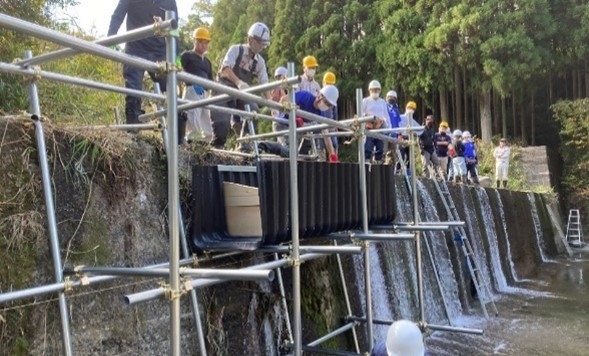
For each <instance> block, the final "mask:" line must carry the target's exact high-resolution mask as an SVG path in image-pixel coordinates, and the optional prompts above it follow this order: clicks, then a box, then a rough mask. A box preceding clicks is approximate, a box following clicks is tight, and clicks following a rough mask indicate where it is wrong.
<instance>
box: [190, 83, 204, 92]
mask: <svg viewBox="0 0 589 356" xmlns="http://www.w3.org/2000/svg"><path fill="white" fill-rule="evenodd" d="M192 88H193V89H194V92H195V93H196V94H197V95H203V94H204V93H205V89H204V88H203V87H201V86H200V85H196V84H193V85H192Z"/></svg>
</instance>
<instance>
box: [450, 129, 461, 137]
mask: <svg viewBox="0 0 589 356" xmlns="http://www.w3.org/2000/svg"><path fill="white" fill-rule="evenodd" d="M452 136H458V137H462V131H460V130H454V133H453V134H452Z"/></svg>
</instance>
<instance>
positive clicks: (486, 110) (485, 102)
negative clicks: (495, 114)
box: [479, 90, 493, 142]
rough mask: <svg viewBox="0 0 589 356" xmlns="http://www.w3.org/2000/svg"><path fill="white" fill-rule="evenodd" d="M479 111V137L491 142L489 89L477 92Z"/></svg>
mask: <svg viewBox="0 0 589 356" xmlns="http://www.w3.org/2000/svg"><path fill="white" fill-rule="evenodd" d="M479 111H480V115H481V120H480V122H481V138H482V140H483V141H485V142H491V137H492V136H493V132H492V121H491V120H492V119H491V91H490V90H481V91H480V92H479Z"/></svg>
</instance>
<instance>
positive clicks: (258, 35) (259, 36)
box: [247, 22, 270, 45]
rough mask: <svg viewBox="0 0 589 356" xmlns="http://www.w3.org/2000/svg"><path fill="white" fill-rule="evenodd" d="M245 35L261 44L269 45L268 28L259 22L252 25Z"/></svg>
mask: <svg viewBox="0 0 589 356" xmlns="http://www.w3.org/2000/svg"><path fill="white" fill-rule="evenodd" d="M247 35H248V36H249V37H253V38H255V39H256V40H258V41H260V42H262V44H264V45H269V44H270V30H269V29H268V26H266V25H265V24H263V23H261V22H256V23H255V24H253V25H252V26H251V27H250V29H249V30H248V31H247Z"/></svg>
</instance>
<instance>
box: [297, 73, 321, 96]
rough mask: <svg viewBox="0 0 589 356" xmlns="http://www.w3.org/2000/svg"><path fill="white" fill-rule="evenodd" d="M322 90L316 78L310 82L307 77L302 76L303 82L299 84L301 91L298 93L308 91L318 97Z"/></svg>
mask: <svg viewBox="0 0 589 356" xmlns="http://www.w3.org/2000/svg"><path fill="white" fill-rule="evenodd" d="M320 90H321V86H319V83H317V81H316V80H315V78H313V79H311V80H309V79H307V76H306V75H302V76H301V82H300V83H299V89H298V90H297V91H308V92H309V93H311V94H313V95H315V96H317V94H319V91H320Z"/></svg>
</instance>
